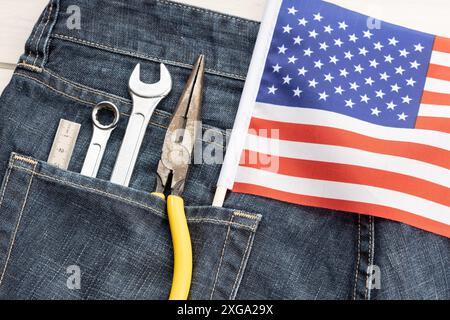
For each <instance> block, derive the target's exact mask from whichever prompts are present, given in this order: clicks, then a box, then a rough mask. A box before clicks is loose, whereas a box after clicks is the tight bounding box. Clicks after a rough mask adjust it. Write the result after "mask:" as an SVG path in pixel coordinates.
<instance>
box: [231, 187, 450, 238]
mask: <svg viewBox="0 0 450 320" xmlns="http://www.w3.org/2000/svg"><path fill="white" fill-rule="evenodd" d="M233 192H240V193H248V194H253V195H257V196H263V197H268V198H271V199H276V200H280V201H284V202H290V203H295V204H299V205H305V206H313V207H321V208H328V209H332V210H339V211H347V212H355V213H360V214H365V215H372V216H376V217H380V218H385V219H390V220H394V221H399V222H403V223H406V224H409V225H411V226H414V227H417V228H420V229H424V230H426V231H429V232H433V233H436V234H438V235H441V236H444V237H448V238H450V226H448V225H446V224H444V223H440V222H437V221H434V220H431V219H428V218H424V217H421V216H418V215H415V214H412V213H409V212H406V211H402V210H398V209H395V208H390V207H386V206H381V205H376V204H370V203H363V202H356V201H346V200H335V199H328V198H320V197H311V196H304V195H299V194H294V193H288V192H283V191H279V190H274V189H269V188H264V187H260V186H256V185H250V184H245V183H235V184H234V187H233Z"/></svg>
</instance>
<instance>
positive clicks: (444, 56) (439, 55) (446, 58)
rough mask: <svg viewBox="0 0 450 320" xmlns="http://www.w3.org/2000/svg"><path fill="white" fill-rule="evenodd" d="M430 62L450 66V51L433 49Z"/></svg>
mask: <svg viewBox="0 0 450 320" xmlns="http://www.w3.org/2000/svg"><path fill="white" fill-rule="evenodd" d="M431 63H432V64H437V65H440V66H444V67H450V53H446V52H440V51H433V53H432V54H431Z"/></svg>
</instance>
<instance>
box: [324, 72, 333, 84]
mask: <svg viewBox="0 0 450 320" xmlns="http://www.w3.org/2000/svg"><path fill="white" fill-rule="evenodd" d="M333 79H334V77H333V76H332V75H331V73H329V74H326V75H325V81H328V82H330V83H331V81H332V80H333Z"/></svg>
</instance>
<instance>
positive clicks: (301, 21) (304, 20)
mask: <svg viewBox="0 0 450 320" xmlns="http://www.w3.org/2000/svg"><path fill="white" fill-rule="evenodd" d="M307 23H308V20H306V19H305V18H301V19H298V25H299V26H304V27H306V24H307Z"/></svg>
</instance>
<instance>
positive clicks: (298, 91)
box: [292, 87, 303, 97]
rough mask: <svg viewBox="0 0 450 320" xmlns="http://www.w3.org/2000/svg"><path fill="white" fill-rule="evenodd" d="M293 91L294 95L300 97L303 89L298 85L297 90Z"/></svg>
mask: <svg viewBox="0 0 450 320" xmlns="http://www.w3.org/2000/svg"><path fill="white" fill-rule="evenodd" d="M292 91H294V97H300V94H302V92H303V91H302V90H300V88H299V87H297V89H295V90H292Z"/></svg>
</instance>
